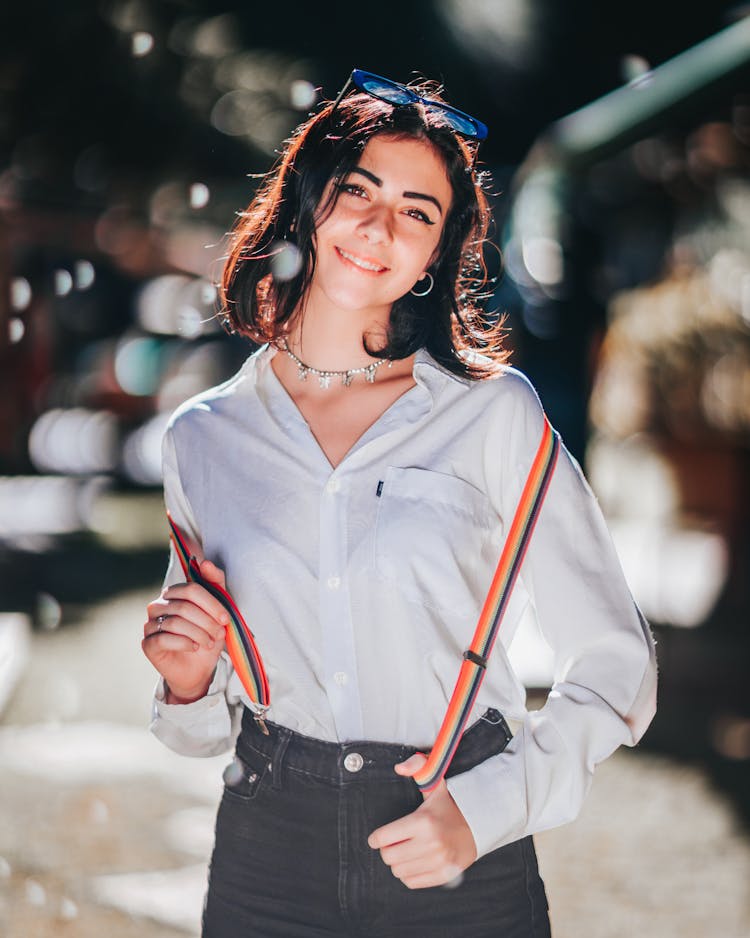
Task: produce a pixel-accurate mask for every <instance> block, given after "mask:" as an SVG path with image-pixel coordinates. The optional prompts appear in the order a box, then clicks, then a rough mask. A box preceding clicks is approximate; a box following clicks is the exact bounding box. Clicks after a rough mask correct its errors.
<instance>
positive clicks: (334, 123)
mask: <svg viewBox="0 0 750 938" xmlns="http://www.w3.org/2000/svg"><path fill="white" fill-rule="evenodd" d="M411 87H413V88H414V89H415V91H416V92H417V93H418V94H421V95H423V96H425V95H427V96H429V97H431V98H433V99H438V100H441V99H440V98H439V89H438V88H437V86H436V85H435V84H434V83H433V82H421V83H418V84H414V85H412V86H411ZM332 112H333V104H332V103H331V102H328V103H326V104H325V105H324V106H323V107H322V108H321V109H320V110H319V111H318V112H317V113H315V114H313V115H312V116H311V117H309V118H308V119H307V120H306V121H304V122H303V123H302V124H301V125H300V126H299V127H298V128H297V130H296V131H295V132H294V133H293V135H292V136H291V137H290V138H289V140H287V141H286V145H285V147H284V149H283V151H282V153H281V155H280V157H279V159H278V161H277V162H276V164H275V166H274V167H273V168H272V169H271V170H270V171H269V173H268V174H267V176H266V177H265V179H264V181H263V183H262V184H261V186H260V188H259V189H258V191H257V193H256V195H255V197H254V198H253V200H252V201H251V202H250V205H249V206H248V207H247V209H246V210H245V211H244V212H241V213H240V214H239V217H238V219H237V222H236V224H235V226H234V228H233V230H232V232H231V233H230V236H229V237H230V242H229V255H228V258H227V262H226V264H225V267H224V272H223V277H222V282H221V284H220V291H219V298H220V303H221V316H222V320H223V322H224V325H225V327H226V328H227V329H229V331H231V332H233V333H240V334H242V335H244V336H246V337H247V338H249V339H250V340H252V341H253V342H256V343H259V344H262V343H266V342H269V343H271V344H273V345H278V344H279V343H280V341H281V339H282V337H283V335H284V334H285V333H287V332H288V331H289V330H290V328H291V326H292V325H293V322H294V317H296V316H297V315H299V313H300V311H301V309H302V305H303V300H304V297H305V295H306V293H307V290H308V288H309V286H310V283H311V281H312V277H313V273H314V270H315V258H316V253H315V251H316V245H315V229H316V226H317V225H318V224H319V223H320V221H321V220H322V219H324V218H326V217H327V214H328V213H329V212H330V211H331V210H332V209H333V207H334V206H335V201H336V198H337V196H338V189H337V186H336V185H334V186H332V187H331V188H330V190H328V191H329V195H328V196H327V197H326V198H325V201H324V196H325V194H326V189H327V185H328V183H329V181H331V180H333V181H334V183H336V182H339V181H341V180H342V179H343V178H344V177H345V176H346V175H347V173H349V172H350V171H351V170H352V169H353V168H354V167H355V166H356V165H357V162H358V160H359V158H360V156H361V154H362V151H363V150H364V148H365V145H366V144H367V142H368V141H369V140H370V139H372V137H374V136H376V135H386V136H391V137H395V138H397V139H404V138H406V139H415V140H423V141H425V142H428V143H429V144H430V145H432V146H433V147H434V148H435V150H436V151H437V152H438V154H439V155H440V157H441V159H442V160H443V163H444V164H445V168H446V172H447V175H448V179H449V181H450V184H451V188H452V193H453V198H452V202H451V208H450V211H449V213H448V215H447V217H446V219H445V223H444V226H443V232H442V236H441V240H440V243H439V245H438V252H437V259H436V260H435V261H434V262H433V263H432V265H431V266H430V268H429V273H430V274H431V275H432V276H433V278H434V286H433V288H432V290H431V291H430V293H429V294H428V295H427V296H424V297H417V296H414V295H413V294H412V293H407V294H405V295H404V296H402V297H400V298H399V299H398V300H396V302H395V303H394V304H393V307H392V309H391V316H390V322H389V325H388V329H387V333H386V340H385V344H384V345H383V346H382V347H381V348H378V349H371V348H369V347H368V346H367V343H366V341H365V340H364V339H363V347H364V348H365V350H366V351H367V352H368V354H370V355H372V356H375V357H378V358H392V359H402V358H406V357H408V356H409V355H411V354H413V353H414V352H415V351H416V350H417V349H418V348H420V347H425V348H426V349H427V351H428V352H429V353H430V354H431V355H432V357H433V358H434V359H435V360H436V361H438V362H439V363H440V364H441V365H443V366H444V367H445V368H447V369H448V370H449V371H451V372H453V373H454V374H457V375H460V376H462V377H470V378H474V379H478V378H486V377H490V376H492V375H494V374H496V373H497V371H498V366H499V365H500V364H502V363H503V362H504V361H505V360H506V359H507V357H508V352H507V351H506V350H505V349H504V347H503V343H502V337H503V334H504V332H505V329H504V325H503V320H502V318H501V319H499V320H495V321H493V320H492V319H490V317H488V316H486V315H485V314H484V313H483V312H482V310H481V308H480V302H481V301H482V300H483V299H486V297H487V295H488V294H487V292H485V291H486V287H487V282H488V275H487V268H486V263H485V257H484V246H485V244H486V243H487V231H488V227H489V223H490V217H491V216H490V209H489V204H488V201H487V197H486V195H485V192H484V190H483V188H482V186H483V177H484V174H483V173H479V172H477V171H476V169H475V168H474V159H473V157H474V149H473V148H474V146H475V144H474V143H470V142H468V141H466V140H464V139H463V138H461V137H459V136H458V135H456V134H455V133H454V132H453V131H452V130H450V129H449V127H447V126H446V124H445V123H444V121H443V120H442V119H441V117H440V114H439V111H438V110H437V109H428V108H425V107H424V106H423V105H421V104H417V105H408V106H393V105H391V104H388V103H386V102H384V101H381V100H379V99H376V98H373V97H370V96H369V95H367V94H362V93H359V94H354V95H351V96H349V97H345V98H343V99H342V100H341V102H340V103H339V104H338V106H337V107H336V109H335V113H332ZM289 245H293V246H294V247H293V248H290V247H289ZM295 249H296V250H295ZM285 251H286V252H287V253H288V252H290V251H291V252H293V255H294V258H296V260H297V261H298V263H297V264H296V265H295V266H296V267H297V270H296V272H294V271H292V276H289V272H288V271H287V272H285V273H284V272H280V270H279V268H280V267H282V266H283V265H282V264H280V263H278V261H279V259H280V258H281V256H282V255H283V253H284V252H285ZM275 261H276V263H275ZM476 353H479V354H478V355H477V354H476Z"/></svg>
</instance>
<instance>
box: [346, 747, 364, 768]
mask: <svg viewBox="0 0 750 938" xmlns="http://www.w3.org/2000/svg"><path fill="white" fill-rule="evenodd" d="M364 764H365V760H364V759H363V758H362V756H361V755H360V754H359V753H358V752H350V753H347V755H346V757H345V759H344V768H345V769H346V771H347V772H359V770H360V769H361V768H362V766H363V765H364Z"/></svg>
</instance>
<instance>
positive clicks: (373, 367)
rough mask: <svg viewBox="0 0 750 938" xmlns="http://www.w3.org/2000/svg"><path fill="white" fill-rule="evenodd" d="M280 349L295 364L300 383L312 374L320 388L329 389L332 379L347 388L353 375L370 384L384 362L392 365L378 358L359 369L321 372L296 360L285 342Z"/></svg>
mask: <svg viewBox="0 0 750 938" xmlns="http://www.w3.org/2000/svg"><path fill="white" fill-rule="evenodd" d="M281 349H282V351H284V352H286V354H287V355H288V356H289V357H290V358H291V359H292V361H293V362H294V363H295V364H296V366H297V377H298V378H299V380H300V381H307V376H308V374H313V375H316V376H317V378H318V381H319V383H320V386H321V388H329V387H330V386H331V379H332V378H341V384H342V385H343V386H344V387H345V388H348V387H349V385H350V384H351V383H352V378H354V376H355V375H364V376H365V381H367V382H368V383H369V384H372V383H373V382H374V381H375V372H376V371H377V370H378V368H380V366H381V365H384V364H385V363H386V362H388V367H389V368H390V367H391V366H392V365H393V360H392V359H390V358H379V359H378V360H377V361H374V362H372V364H370V365H363V366H362V367H361V368H347V369H346V371H321V370H320V369H319V368H313V367H312V365H306V364H305V363H304V362H303V361H302V360H301V359H299V358H297V356H296V355H295V354H294V352H293V351H292V350H291V349H290V348H289V346H288V345H287V344H286V342H284V344H283V345H282V346H281Z"/></svg>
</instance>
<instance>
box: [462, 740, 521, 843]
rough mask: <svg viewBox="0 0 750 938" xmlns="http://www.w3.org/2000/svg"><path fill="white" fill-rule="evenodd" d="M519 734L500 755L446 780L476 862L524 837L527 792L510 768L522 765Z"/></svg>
mask: <svg viewBox="0 0 750 938" xmlns="http://www.w3.org/2000/svg"><path fill="white" fill-rule="evenodd" d="M522 735H523V731H521V733H519V735H518V736H514V737H513V739H512V740H511V741H510V743H509V744H508V746H507V747H506V749H504V750H503V752H501V753H500V754H499V755H497V756H491V757H490V758H489V759H486V760H485V761H484V762H482V763H480V764H479V765H477V766H475V767H474V768H473V769H470V770H469V771H468V772H462V773H461V774H460V775H453V776H452V777H451V778H449V779H447V780H446V784H447V786H448V791H449V792H450V795H451V797H452V798H453V800H454V801H455V803H456V805H457V806H458V809H459V811H460V812H461V814H463V816H464V820H465V821H466V823H467V824H468V825H469V828H470V830H471V833H472V836H473V837H474V845H475V846H476V849H477V859H479V857H483V856H484V855H485V854H487V853H490V851H492V850H496V849H497V848H498V847H502V846H504V845H505V844H508V843H512V842H513V841H515V840H520V838H521V837H523V836H525V834H526V826H527V820H528V812H527V808H526V789H525V785H524V783H523V779H518V778H517V777H515V776H516V773H514V772H513V766H514V765H516V766H517V765H518V764H519V762H520V763H522V762H523V757H522V755H521V753H519V752H516V749H517V748H518V747H519V746H520V745H521V736H522ZM519 756H520V758H519Z"/></svg>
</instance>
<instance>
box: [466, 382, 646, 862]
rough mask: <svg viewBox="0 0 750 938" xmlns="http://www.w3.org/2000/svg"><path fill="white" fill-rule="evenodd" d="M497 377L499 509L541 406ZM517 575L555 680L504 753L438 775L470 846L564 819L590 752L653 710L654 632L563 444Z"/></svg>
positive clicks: (632, 736)
mask: <svg viewBox="0 0 750 938" xmlns="http://www.w3.org/2000/svg"><path fill="white" fill-rule="evenodd" d="M500 380H501V381H512V382H513V383H514V384H513V388H512V396H513V408H512V414H513V416H512V421H511V422H510V430H508V425H507V424H506V426H505V430H504V432H503V434H502V436H503V441H504V446H503V450H504V456H503V457H502V458H497V453H498V450H497V449H495V450H494V451H495V464H496V465H497V466H498V472H497V475H496V477H495V478H494V479H493V480H492V482H493V484H492V485H491V486H490V488H491V490H492V493H491V494H492V496H493V497H494V499H495V505H496V507H497V510H498V512H499V513H500V515H501V516H502V517H503V518H507V519H509V518H511V517H512V515H513V513H514V511H515V507H516V504H517V501H518V497H519V494H520V492H521V489H522V488H523V485H524V483H525V481H526V477H527V475H528V472H529V468H530V466H531V462H532V460H533V458H534V455H535V453H536V450H537V447H538V445H539V441H540V439H541V434H542V428H543V422H544V420H545V417H544V414H543V411H542V407H541V404H540V402H539V399H538V397H537V395H536V392H535V391H534V390H533V388H532V387H531V385H530V384H529V383H528V382H527V381H526V379H524V378H523V376H521V375H519V374H518V373H517V372H514V373H511V374H508V375H506V376H505V377H503V378H502V379H500ZM499 439H500V435H499V434H498V435H497V436H496V437H495V439H489V440H488V446H492V447H493V448H494V447H496V446H497V445H498V441H499ZM488 465H490V462H489V461H488ZM520 576H521V578H522V580H523V585H524V587H525V588H526V590H527V592H528V594H529V596H530V599H531V603H532V605H533V608H534V611H535V613H536V618H537V621H538V623H539V627H540V629H541V631H542V634H543V635H544V637H545V639H546V641H547V642H548V644H549V645H550V647H551V648H552V650H553V653H554V681H553V685H552V689H551V691H550V693H549V695H548V697H547V700H546V703H545V705H544V706H543V707H542V709H541V710H538V711H532V712H529V713H528V714H527V715H526V717H525V719H524V721H523V725H522V726H521V727H520V728H519V730H518V732H517V733H516V735H515V736H514V738H513V740H512V741H511V743H510V744H509V746H508V748H507V749H506V750H505V751H504V752H503V753H501V754H500V755H498V756H495V757H493V758H491V759H488V760H487V761H486V762H484V763H482V764H481V765H479V766H477V767H476V768H475V769H473V770H471V771H470V772H466V773H464V774H462V775H458V776H454V777H453V778H452V779H450V781H449V782H448V788H449V791H450V792H451V795H452V796H453V798H454V800H455V801H456V803H457V804H458V807H459V808H460V810H461V812H462V813H463V815H464V817H465V818H466V820H467V822H468V823H469V826H470V827H471V830H472V833H473V835H474V839H475V841H476V845H477V851H478V854H479V855H480V856H482V855H484V854H485V853H488V852H489V851H490V850H493V849H495V848H497V847H500V846H502V845H503V844H506V843H510V842H512V841H514V840H517V839H518V838H520V837H523V836H526V835H527V834H533V833H535V832H537V831H541V830H545V829H547V828H551V827H555V826H558V825H560V824H564V823H566V822H568V821H571V820H573V819H574V818H575V817H576V816H577V815H578V813H579V811H580V809H581V805H582V803H583V800H584V798H585V796H586V793H587V791H588V789H589V787H590V785H591V780H592V776H593V772H594V768H595V766H596V765H597V763H599V762H601V761H602V760H603V759H605V758H607V757H608V756H609V755H611V753H612V752H614V750H615V749H617V748H618V746H620V745H622V744H625V745H628V746H634V745H635V744H636V743H637V742H638V740H639V739H640V738H641V737H642V735H643V733H644V732H645V730H646V728H647V727H648V725H649V723H650V722H651V720H652V718H653V715H654V713H655V710H656V655H655V647H654V641H653V637H652V635H651V632H650V629H649V627H648V624H647V623H646V621H645V619H644V617H643V615H642V614H641V612H640V610H639V609H638V607H637V605H636V603H635V601H634V600H633V597H632V596H631V594H630V591H629V589H628V586H627V583H626V582H625V578H624V575H623V573H622V569H621V567H620V563H619V560H618V558H617V554H616V552H615V549H614V546H613V544H612V540H611V538H610V535H609V531H608V530H607V527H606V524H605V521H604V518H603V517H602V513H601V511H600V509H599V506H598V503H597V501H596V498H595V496H594V495H593V493H592V491H591V489H590V488H589V486H588V484H587V482H586V480H585V479H584V477H583V474H582V472H581V470H580V468H579V466H578V464H577V463H576V461H575V460H574V459H573V457H572V456H571V455H570V454H569V453H568V452H567V450H566V449H565V447H564V446H561V447H560V453H559V457H558V460H557V464H556V467H555V471H554V474H553V477H552V480H551V482H550V485H549V489H548V492H547V495H546V498H545V501H544V504H543V507H542V509H541V513H540V515H539V518H538V521H537V523H536V527H535V530H534V533H533V537H532V540H531V543H530V545H529V548H528V551H527V554H526V557H525V560H524V565H523V568H522V571H521V574H520Z"/></svg>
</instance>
